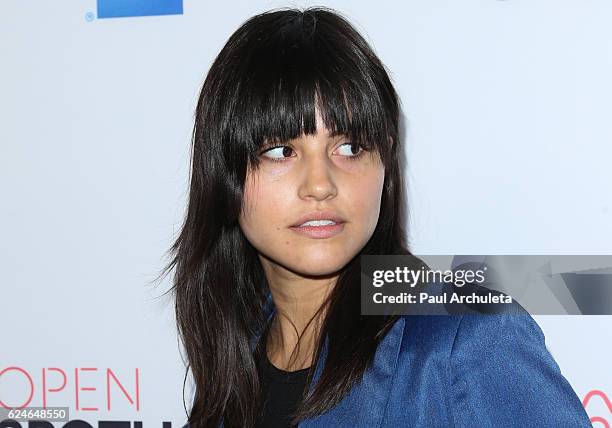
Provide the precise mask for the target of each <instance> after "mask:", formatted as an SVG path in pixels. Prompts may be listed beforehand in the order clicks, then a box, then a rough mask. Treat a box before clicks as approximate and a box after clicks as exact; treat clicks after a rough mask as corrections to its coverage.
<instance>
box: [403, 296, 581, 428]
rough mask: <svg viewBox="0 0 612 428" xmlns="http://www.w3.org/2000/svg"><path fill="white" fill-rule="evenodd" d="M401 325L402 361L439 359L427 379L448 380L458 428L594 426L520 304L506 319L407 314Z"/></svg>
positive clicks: (448, 399) (499, 316) (498, 315)
mask: <svg viewBox="0 0 612 428" xmlns="http://www.w3.org/2000/svg"><path fill="white" fill-rule="evenodd" d="M403 322H404V323H405V326H404V337H403V340H402V347H401V351H400V359H402V358H405V359H407V360H412V361H413V363H411V364H410V366H411V367H413V368H414V367H415V364H416V365H417V366H419V365H420V363H418V362H416V361H425V362H428V361H429V362H431V361H435V364H433V366H435V367H436V369H435V370H436V373H434V374H432V373H429V375H430V376H429V377H432V376H436V377H439V378H440V379H444V380H443V383H444V388H441V389H443V390H444V391H445V392H444V394H445V395H444V397H440V399H443V400H444V401H445V403H446V404H447V406H448V408H449V411H450V414H451V419H452V420H453V422H454V424H455V426H474V424H475V425H477V426H500V425H501V426H506V425H505V424H510V425H512V424H519V425H530V426H531V425H542V426H551V425H554V426H576V427H583V426H584V427H588V426H591V424H590V422H589V418H588V416H587V414H586V412H585V410H584V408H583V406H582V403H581V401H580V399H579V398H578V396H577V395H576V393H575V392H574V390H573V389H572V387H571V385H570V384H569V382H568V381H567V379H566V378H565V377H564V376H563V375H562V373H561V370H560V368H559V366H558V365H557V363H556V361H555V359H554V358H553V356H552V355H551V353H550V352H549V350H548V349H547V347H546V343H545V336H544V333H543V332H542V330H541V328H540V326H539V325H538V324H537V323H536V321H535V320H534V319H533V317H532V316H531V315H530V314H529V313H528V312H527V311H526V310H525V309H523V308H522V306H520V305H519V304H518V303H516V304H515V305H514V306H513V307H512V308H510V310H508V311H507V312H504V313H496V314H475V313H465V314H459V315H418V316H411V315H408V316H403ZM424 364H425V363H424ZM428 366H432V364H428ZM428 370H431V369H430V368H428Z"/></svg>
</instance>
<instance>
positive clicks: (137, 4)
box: [98, 0, 183, 19]
mask: <svg viewBox="0 0 612 428" xmlns="http://www.w3.org/2000/svg"><path fill="white" fill-rule="evenodd" d="M182 14H183V0H98V19H102V18H121V17H127V16H153V15H182Z"/></svg>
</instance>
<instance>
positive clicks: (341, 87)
mask: <svg viewBox="0 0 612 428" xmlns="http://www.w3.org/2000/svg"><path fill="white" fill-rule="evenodd" d="M327 13H328V12H326V10H325V9H321V8H317V9H311V10H309V11H306V12H305V13H303V14H301V13H300V14H295V15H293V14H289V15H287V14H286V13H283V14H276V15H275V13H269V14H267V15H266V17H265V20H271V21H276V22H270V23H262V22H261V21H262V18H261V17H259V18H257V17H255V18H256V19H257V22H258V25H261V26H262V27H265V28H266V29H267V32H266V33H265V34H263V33H259V32H258V31H257V29H253V28H250V33H251V34H250V36H251V37H249V38H240V39H239V40H240V42H241V43H244V44H246V45H245V46H242V49H241V50H242V52H249V55H248V56H244V57H240V58H235V63H234V64H232V67H231V69H232V70H233V75H232V76H231V78H230V80H231V82H232V85H233V91H232V92H233V95H234V96H233V97H232V98H233V101H234V102H233V109H232V110H233V112H232V115H231V117H230V119H229V120H230V122H231V124H229V128H230V129H231V130H232V134H233V136H234V138H231V139H230V140H231V141H233V142H234V143H238V141H237V140H239V144H240V145H243V144H246V146H247V147H246V151H247V153H248V160H249V163H250V164H251V165H253V166H255V167H257V166H258V165H259V157H258V156H257V154H258V153H259V152H260V150H261V148H262V146H263V145H264V144H266V143H268V142H279V143H285V142H287V141H289V140H291V139H295V138H299V137H301V136H302V135H312V134H315V133H316V111H317V110H318V111H319V113H320V115H321V118H322V120H323V122H324V124H325V127H326V128H327V130H328V131H329V133H330V135H331V136H336V135H345V136H347V137H348V138H349V139H350V141H351V142H355V143H358V144H360V145H362V146H363V148H364V149H365V150H367V151H377V152H378V153H379V154H380V156H381V160H382V162H383V164H384V165H385V167H390V165H391V163H392V153H391V148H392V146H395V144H391V143H392V142H395V141H396V140H397V122H398V106H397V99H396V96H395V92H394V89H393V87H392V86H391V83H390V82H389V78H388V76H387V74H386V71H385V70H384V67H383V66H382V64H381V63H380V62H379V61H378V59H377V58H376V56H375V55H374V53H373V52H371V50H370V48H369V46H368V45H367V43H366V42H365V40H363V38H362V37H361V36H360V35H359V34H357V33H356V32H354V30H353V29H352V27H350V25H348V23H347V24H346V27H345V28H344V29H343V31H338V28H337V26H338V17H337V15H336V16H335V18H334V20H333V22H332V21H331V20H330V18H329V17H328V16H327ZM252 20H253V19H252ZM252 20H251V21H252ZM332 25H334V26H336V28H333V27H332ZM249 27H250V26H249V22H248V21H247V23H245V28H246V29H249ZM270 28H275V29H276V30H275V31H270ZM255 34H261V37H260V38H259V37H253V35H255ZM235 137H239V138H235Z"/></svg>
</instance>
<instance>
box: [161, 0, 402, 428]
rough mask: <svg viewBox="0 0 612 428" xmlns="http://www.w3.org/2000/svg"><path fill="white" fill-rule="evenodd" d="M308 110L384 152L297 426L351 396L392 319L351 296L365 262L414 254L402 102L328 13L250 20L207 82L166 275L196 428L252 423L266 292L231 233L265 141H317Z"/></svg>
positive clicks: (346, 28)
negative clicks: (369, 231)
mask: <svg viewBox="0 0 612 428" xmlns="http://www.w3.org/2000/svg"><path fill="white" fill-rule="evenodd" d="M315 106H317V108H318V109H319V110H320V112H321V116H322V119H323V121H324V123H325V126H326V127H327V129H328V130H330V132H331V131H333V132H337V133H341V134H346V135H347V136H349V137H350V139H351V141H356V142H359V143H360V144H362V145H363V146H364V147H365V148H367V149H368V150H377V151H378V152H379V154H380V156H381V160H382V162H383V164H384V166H385V179H384V187H383V194H382V198H381V207H380V216H379V220H378V224H377V226H376V228H375V230H374V232H373V235H372V237H371V239H370V240H369V241H368V242H367V244H366V245H365V247H364V248H363V249H362V250H361V251H360V252H359V254H357V255H356V256H355V257H354V258H353V259H352V260H351V261H350V262H349V263H348V264H347V265H346V266H345V267H344V268H343V270H342V272H341V273H340V276H339V278H338V280H337V282H336V284H335V286H334V288H333V291H332V293H331V294H330V296H329V298H328V299H327V300H326V301H325V302H324V307H325V308H326V311H325V316H324V319H323V322H322V323H321V327H320V333H319V335H318V336H317V337H318V339H317V342H316V343H317V347H316V350H315V361H317V360H318V358H319V356H320V353H321V349H322V344H323V341H324V338H325V337H326V336H327V337H328V338H329V346H328V353H327V358H326V364H325V367H324V369H323V372H322V373H321V376H320V378H319V380H318V382H317V384H316V385H314V388H312V390H311V393H310V394H307V395H306V396H305V397H304V399H303V400H302V402H301V403H300V406H299V408H298V409H297V411H296V412H295V413H294V423H297V422H299V421H301V420H303V419H306V418H309V417H314V416H316V415H318V414H321V413H323V412H325V411H326V410H329V409H330V408H332V407H333V406H335V405H336V404H337V403H338V402H339V401H340V400H341V399H342V398H343V397H344V396H345V395H346V394H347V393H348V392H349V391H350V389H351V388H352V387H353V386H354V385H355V383H356V382H358V381H359V380H360V378H361V376H362V375H363V373H364V371H365V370H366V369H367V367H368V366H369V364H370V363H371V362H372V360H373V357H374V353H375V351H376V348H377V346H378V343H379V341H380V340H381V339H382V337H384V335H385V334H386V333H387V331H388V330H389V329H390V327H391V326H392V325H393V323H394V322H395V321H396V319H397V317H396V316H387V317H385V316H362V315H361V314H360V287H359V281H360V257H359V256H360V255H362V254H411V253H410V251H409V250H408V245H407V242H406V233H405V230H404V229H403V225H404V223H405V220H406V219H405V215H404V210H405V208H404V202H403V198H404V190H403V182H402V174H401V167H400V153H401V150H402V146H401V142H400V138H399V137H400V136H399V117H400V105H399V99H398V96H397V94H396V92H395V89H394V87H393V85H392V82H391V80H390V78H389V75H388V73H387V71H386V69H385V67H384V65H383V64H382V63H381V61H380V60H379V59H378V58H377V56H376V55H375V53H374V52H373V50H372V49H371V48H370V46H369V45H368V43H367V42H366V41H365V40H364V38H363V37H362V36H361V35H360V34H359V33H358V32H357V31H356V30H355V29H354V28H353V26H352V25H351V24H350V23H349V22H348V21H347V20H346V19H345V18H343V17H342V16H341V15H340V14H339V13H337V12H335V11H333V10H331V9H328V8H323V7H316V8H308V9H305V10H298V9H276V10H272V11H268V12H265V13H261V14H258V15H256V16H253V17H252V18H250V19H248V20H247V21H246V22H244V23H243V24H242V26H240V28H238V30H236V32H234V33H233V34H232V35H231V37H230V38H229V40H228V41H227V43H226V44H225V46H224V47H223V48H222V50H221V52H220V53H219V54H218V56H217V58H216V59H215V61H214V63H213V64H212V66H211V68H210V71H209V72H208V75H207V77H206V79H205V81H204V84H203V86H202V89H201V93H200V96H199V100H198V103H197V108H196V112H195V125H194V129H193V135H192V151H191V176H190V188H189V199H188V203H187V210H186V215H185V218H184V222H183V225H182V229H181V231H180V234H179V236H178V238H177V239H176V241H175V242H174V243H173V245H172V247H171V248H170V250H169V253H170V254H171V255H172V257H171V261H170V263H169V264H168V265H167V266H166V267H165V268H164V270H163V274H165V273H167V272H168V271H170V270H171V269H174V277H173V286H172V289H171V290H170V291H172V292H173V296H174V298H175V309H176V319H177V328H178V332H179V338H180V340H181V341H182V343H183V345H184V347H185V351H186V354H187V358H188V361H189V367H190V368H191V372H192V375H193V379H194V382H195V388H196V389H195V396H194V401H193V405H192V408H191V411H190V414H189V424H190V426H191V427H192V428H199V427H216V426H218V424H219V423H220V421H221V420H222V419H223V421H224V424H225V427H228V428H229V427H239V426H240V427H242V426H245V427H249V426H253V424H254V422H255V420H256V418H257V414H258V411H259V408H260V404H261V403H260V395H259V394H260V392H259V387H260V386H259V379H258V373H257V366H256V362H255V357H254V354H253V349H252V348H251V347H250V339H251V338H252V337H253V335H254V334H256V333H257V332H260V331H262V330H265V328H266V326H267V324H266V323H267V320H266V319H264V318H265V316H264V310H263V308H264V303H265V299H266V296H267V295H268V293H269V288H268V283H267V280H266V277H265V275H264V272H263V268H262V266H261V263H260V261H259V259H258V257H257V251H256V249H255V248H254V247H253V246H252V245H251V244H250V243H249V242H248V241H247V239H246V238H245V236H244V235H243V233H242V231H241V229H240V227H239V224H238V218H239V215H240V213H241V208H242V204H243V190H244V183H245V179H246V172H247V168H248V167H249V166H253V167H254V168H257V167H258V165H259V159H258V156H257V153H258V152H259V149H260V147H261V146H262V145H263V143H264V142H265V141H266V140H268V139H274V140H279V141H283V142H285V141H288V140H290V139H293V138H298V137H300V136H302V135H309V134H314V133H316V124H315ZM322 308H323V306H322ZM189 367H188V368H187V370H189ZM313 368H314V366H313ZM312 371H313V370H311V371H310V376H309V380H310V381H312V374H313V373H312Z"/></svg>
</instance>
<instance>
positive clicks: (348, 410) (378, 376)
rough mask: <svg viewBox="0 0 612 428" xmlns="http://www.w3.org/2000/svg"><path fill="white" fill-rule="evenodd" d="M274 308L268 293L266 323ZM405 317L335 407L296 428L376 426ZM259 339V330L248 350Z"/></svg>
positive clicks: (319, 370) (322, 360) (319, 366)
mask: <svg viewBox="0 0 612 428" xmlns="http://www.w3.org/2000/svg"><path fill="white" fill-rule="evenodd" d="M275 312H276V307H275V305H274V301H273V300H272V295H271V294H270V292H268V295H267V298H266V302H265V304H264V313H265V315H266V320H267V321H270V319H271V318H272V316H273V315H274V313H275ZM405 322H406V319H405V317H400V318H399V319H398V320H397V322H396V323H395V324H394V325H393V327H392V328H391V329H390V330H389V332H388V333H387V335H386V336H385V337H384V338H383V340H382V341H381V342H380V343H379V345H378V349H377V351H376V354H375V355H374V361H373V363H372V365H371V366H370V367H369V368H368V369H367V370H366V371H365V373H364V376H363V378H362V380H361V382H359V383H358V384H357V385H356V386H355V387H354V388H353V389H352V390H351V391H350V392H349V394H348V395H347V396H345V397H344V399H343V400H342V401H341V402H340V403H338V405H337V406H336V407H334V408H332V409H331V410H329V411H328V412H327V413H324V414H322V415H319V416H317V417H315V418H312V419H307V420H304V421H303V422H302V423H300V424H299V428H318V427H329V426H338V427H340V426H343V427H344V426H347V427H349V426H351V427H354V426H367V427H368V428H374V427H380V426H381V424H382V419H383V416H384V414H385V408H386V406H387V401H388V398H389V395H390V394H391V386H392V382H393V375H394V373H395V369H396V366H397V361H398V357H399V353H400V348H401V344H402V337H403V336H404V328H405ZM260 336H261V331H260V332H257V334H256V335H255V336H254V337H253V340H252V341H251V347H252V348H251V349H254V346H255V344H256V343H257V341H258V340H259V338H260ZM328 346H329V338H328V337H327V336H325V341H324V343H323V347H322V349H321V355H320V357H319V359H318V361H317V363H316V367H315V372H314V375H313V379H312V382H311V384H310V390H312V389H313V387H314V385H315V384H316V383H317V381H318V380H319V378H320V377H321V374H322V372H323V368H324V367H325V361H326V359H327V352H328Z"/></svg>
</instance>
